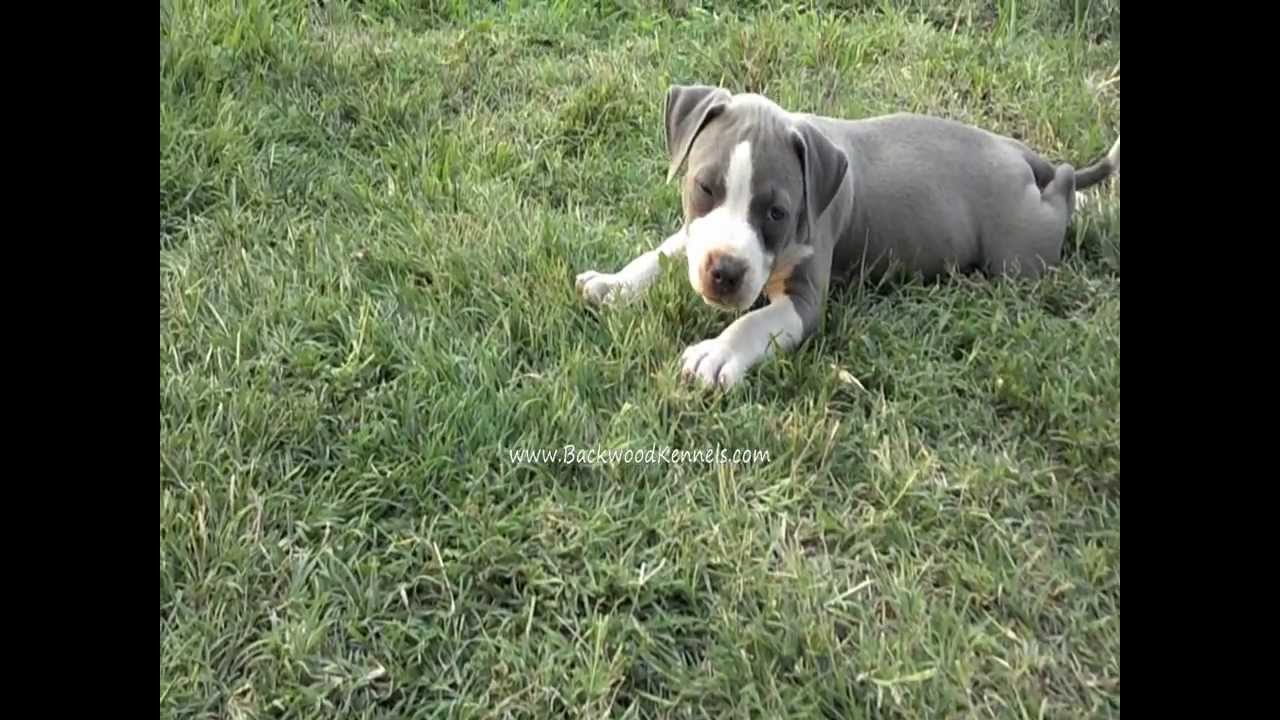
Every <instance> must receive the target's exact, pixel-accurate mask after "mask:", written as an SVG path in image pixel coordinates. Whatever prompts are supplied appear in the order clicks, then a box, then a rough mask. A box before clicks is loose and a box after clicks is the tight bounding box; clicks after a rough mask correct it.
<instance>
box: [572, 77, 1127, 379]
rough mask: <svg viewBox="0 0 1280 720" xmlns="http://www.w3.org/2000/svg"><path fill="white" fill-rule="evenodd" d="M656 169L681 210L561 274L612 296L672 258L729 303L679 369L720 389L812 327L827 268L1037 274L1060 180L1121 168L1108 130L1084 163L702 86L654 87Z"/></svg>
mask: <svg viewBox="0 0 1280 720" xmlns="http://www.w3.org/2000/svg"><path fill="white" fill-rule="evenodd" d="M665 114H666V141H667V153H668V157H669V160H670V169H669V171H668V174H667V181H668V182H670V181H671V179H672V178H674V177H675V176H676V175H677V174H678V173H679V171H680V169H681V168H682V167H685V166H687V172H686V174H685V177H684V182H683V186H682V204H683V206H684V224H683V226H682V227H681V228H680V229H679V230H678V231H677V232H676V233H674V234H673V235H671V236H670V237H668V238H667V239H666V240H665V241H663V242H662V243H661V244H660V245H659V246H658V247H657V248H655V249H653V250H650V251H648V252H645V253H644V254H642V255H640V256H639V257H637V258H635V259H633V260H632V261H631V262H629V263H628V264H627V265H626V266H625V267H623V268H622V269H621V270H619V271H617V272H615V273H602V272H596V271H588V272H584V273H582V274H580V275H578V277H577V279H576V286H577V290H578V292H579V294H580V295H581V296H582V297H583V299H584V300H585V301H587V302H589V303H592V304H595V305H603V304H610V303H618V302H627V301H630V300H633V299H635V298H636V297H638V296H639V295H640V294H642V293H644V292H645V291H646V290H647V289H648V288H649V287H650V286H651V285H652V284H653V282H654V280H655V279H656V278H657V276H658V272H659V268H660V265H659V256H666V257H670V258H678V257H681V256H683V257H686V258H687V260H688V273H689V284H690V285H692V286H693V289H694V290H695V291H696V292H697V293H698V294H699V296H701V297H702V299H703V301H705V302H706V303H708V304H710V305H712V306H714V307H717V308H721V309H723V310H725V311H728V312H743V311H746V310H747V309H748V308H750V307H752V306H753V305H754V304H755V303H756V301H757V299H759V298H761V296H764V297H765V298H767V300H768V304H767V305H764V306H763V307H761V308H760V309H757V310H753V311H751V312H746V313H745V314H743V315H741V317H739V318H737V319H736V320H735V321H734V322H732V323H731V324H730V325H729V326H728V328H726V329H725V330H724V332H722V333H721V334H720V335H719V336H717V337H714V338H710V339H707V340H704V341H702V342H700V343H697V344H695V345H693V346H691V347H689V348H688V349H687V350H685V352H684V355H683V357H682V364H683V370H682V375H683V377H684V378H685V379H687V380H696V381H699V382H701V383H702V384H704V385H708V386H716V387H720V388H729V387H732V386H734V385H735V384H737V383H738V382H740V381H741V380H742V378H743V377H744V376H745V375H746V373H747V372H748V371H749V370H750V369H751V368H752V367H754V366H756V365H757V364H758V363H760V362H761V361H763V360H765V359H767V358H769V357H770V356H771V355H772V354H773V353H774V352H777V351H783V352H787V351H791V350H794V349H795V348H797V347H798V346H800V345H801V344H802V343H803V342H804V341H805V340H807V339H808V338H810V337H811V336H812V335H813V334H814V333H815V332H817V330H818V326H819V324H820V323H819V321H820V319H821V312H822V309H823V307H824V305H825V302H826V298H827V292H828V289H829V285H830V281H831V278H832V276H833V275H834V276H836V277H844V276H848V275H850V274H854V273H856V274H860V275H861V276H863V277H866V278H870V279H872V280H877V279H879V278H881V277H883V276H884V275H885V274H886V273H889V272H896V273H905V274H908V275H912V276H916V277H920V278H923V279H930V278H933V277H936V276H938V275H940V274H943V273H945V272H948V271H949V270H950V269H952V268H955V269H958V270H961V271H967V270H973V269H977V270H981V271H982V272H984V273H986V274H987V275H989V276H1001V277H1016V278H1037V277H1039V276H1040V275H1041V274H1042V273H1043V272H1044V271H1045V270H1046V269H1048V268H1051V267H1054V266H1055V265H1057V264H1058V263H1059V262H1060V261H1061V256H1062V245H1063V242H1064V240H1065V238H1066V230H1067V226H1068V224H1069V223H1070V221H1071V216H1072V213H1073V212H1074V209H1075V194H1076V192H1077V191H1078V190H1083V189H1085V188H1088V187H1090V186H1092V185H1095V184H1097V183H1099V182H1101V181H1103V180H1105V179H1106V178H1108V177H1110V176H1111V175H1112V174H1115V173H1118V172H1119V170H1120V139H1119V137H1117V138H1116V141H1115V144H1114V145H1113V146H1112V148H1111V151H1110V152H1109V153H1108V154H1107V156H1106V157H1105V158H1103V159H1101V160H1099V161H1098V162H1096V163H1094V164H1093V165H1090V166H1089V167H1087V168H1085V169H1083V170H1079V171H1077V170H1075V169H1074V168H1073V167H1072V166H1071V165H1067V164H1062V165H1057V166H1054V165H1052V164H1050V163H1049V162H1047V161H1046V160H1044V159H1043V158H1041V157H1040V156H1039V155H1038V154H1037V153H1035V152H1034V151H1033V150H1031V149H1030V148H1029V147H1027V146H1026V145H1025V144H1023V143H1021V142H1019V141H1017V140H1014V139H1013V138H1009V137H1005V136H1002V135H998V134H995V133H992V132H989V131H987V130H983V129H980V128H976V127H972V126H970V125H966V124H963V123H959V122H955V121H951V120H946V119H942V118H937V117H929V116H924V115H916V114H910V113H898V114H893V115H887V116H882V117H875V118H869V119H863V120H842V119H838V118H830V117H822V116H819V115H812V114H805V113H795V112H789V111H787V110H784V109H783V108H781V107H779V106H778V105H777V104H775V103H774V102H772V101H771V100H769V99H768V98H765V97H763V96H760V95H757V94H750V93H748V94H736V95H735V94H731V93H730V92H729V91H727V90H725V89H723V88H718V87H709V86H703V85H692V86H674V87H672V88H671V89H670V90H669V91H668V93H667V100H666V113H665Z"/></svg>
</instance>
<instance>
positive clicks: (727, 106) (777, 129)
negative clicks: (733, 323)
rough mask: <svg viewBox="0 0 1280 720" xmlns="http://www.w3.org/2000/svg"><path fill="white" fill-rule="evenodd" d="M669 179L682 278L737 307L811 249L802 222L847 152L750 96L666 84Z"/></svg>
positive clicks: (831, 186) (836, 180)
mask: <svg viewBox="0 0 1280 720" xmlns="http://www.w3.org/2000/svg"><path fill="white" fill-rule="evenodd" d="M666 126H667V127H666V136H667V153H668V156H669V158H670V162H671V167H670V171H669V172H668V175H667V180H668V182H669V181H670V180H671V179H672V178H673V177H675V175H676V174H677V173H678V172H679V170H680V168H681V166H682V165H685V164H686V163H687V165H688V170H687V172H686V173H685V178H684V182H683V185H682V188H681V193H682V197H683V205H684V216H685V230H686V232H687V234H688V240H687V245H686V248H687V255H688V260H689V283H690V284H691V285H693V289H694V290H696V291H697V292H698V294H699V295H701V296H702V298H703V300H704V301H705V302H707V303H708V304H710V305H713V306H716V307H719V308H722V309H726V310H745V309H746V308H748V307H750V306H751V304H752V303H753V302H755V300H756V298H758V297H759V296H760V293H761V291H763V290H764V288H765V286H766V284H768V282H769V280H770V278H771V276H775V275H779V274H781V273H786V272H789V271H790V268H792V267H794V266H795V264H797V263H798V262H800V261H801V260H803V259H804V258H805V257H807V256H808V254H809V253H811V252H812V248H811V246H810V244H809V228H811V227H813V225H814V223H815V221H816V220H817V219H818V218H819V217H820V216H821V214H822V213H823V211H824V210H826V208H827V206H828V205H829V204H830V203H831V200H832V199H833V198H834V197H835V193H836V191H837V189H838V188H839V186H840V183H841V182H842V181H843V179H844V176H845V172H846V170H847V169H848V158H847V157H846V156H845V154H844V152H843V151H841V150H840V149H839V148H837V147H836V146H835V145H834V144H833V143H832V142H831V140H830V139H828V138H827V137H826V136H825V135H823V134H822V133H821V132H820V131H819V130H817V129H816V128H814V127H813V126H812V125H811V124H810V123H808V122H807V121H805V120H803V119H802V118H797V117H795V116H793V115H792V114H791V113H788V112H786V111H785V110H783V109H782V108H780V107H778V106H777V105H776V104H774V103H773V102H772V101H770V100H768V99H767V98H764V97H761V96H759V95H754V94H742V95H731V94H730V93H729V92H728V91H726V90H724V89H722V88H715V87H707V86H701V85H692V86H674V87H672V88H671V89H670V90H669V91H668V93H667V103H666Z"/></svg>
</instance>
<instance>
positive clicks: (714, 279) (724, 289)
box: [707, 255, 747, 296]
mask: <svg viewBox="0 0 1280 720" xmlns="http://www.w3.org/2000/svg"><path fill="white" fill-rule="evenodd" d="M746 274H747V264H746V263H745V262H743V261H741V260H739V259H737V258H734V257H727V256H725V255H717V256H715V257H713V258H712V259H711V265H710V267H708V268H707V276H708V278H709V279H710V280H711V289H712V291H713V292H715V294H716V295H721V296H723V295H732V294H733V293H735V292H737V291H738V286H739V285H740V284H741V283H742V277H743V276H744V275H746Z"/></svg>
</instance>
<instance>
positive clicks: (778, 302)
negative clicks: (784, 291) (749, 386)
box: [681, 295, 812, 389]
mask: <svg viewBox="0 0 1280 720" xmlns="http://www.w3.org/2000/svg"><path fill="white" fill-rule="evenodd" d="M804 307H805V306H804V305H797V303H796V302H795V301H794V298H792V297H791V296H790V295H778V296H777V297H775V298H774V299H772V300H771V301H770V303H769V305H767V306H765V307H763V308H760V309H759V310H756V311H754V312H749V313H747V314H746V315H743V316H742V317H740V318H738V319H737V320H735V321H734V322H733V324H732V325H730V326H729V327H727V328H725V331H724V332H722V333H720V335H719V336H718V337H714V338H711V339H710V340H703V341H702V342H700V343H698V344H696V345H692V346H690V347H689V349H688V350H685V351H684V355H683V356H682V357H681V359H682V363H683V366H684V368H683V370H682V372H681V374H682V376H683V377H684V379H686V380H697V381H699V382H701V383H702V384H703V385H705V386H714V387H719V388H722V389H728V388H731V387H733V386H734V385H736V384H737V383H738V381H740V380H742V378H743V376H744V375H746V373H747V371H748V370H750V369H751V368H752V367H754V366H755V365H757V364H758V363H760V362H761V361H763V360H766V359H768V358H769V357H771V356H772V355H773V354H774V352H775V348H776V349H778V350H781V351H783V352H788V351H790V350H793V349H795V348H796V347H797V346H799V345H800V343H801V342H803V341H804V339H805V338H806V337H807V335H808V331H806V327H812V324H811V323H806V322H805V321H804V319H803V318H802V316H801V312H803V309H804Z"/></svg>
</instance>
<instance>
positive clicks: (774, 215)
mask: <svg viewBox="0 0 1280 720" xmlns="http://www.w3.org/2000/svg"><path fill="white" fill-rule="evenodd" d="M769 219H770V220H772V221H774V222H782V221H783V220H786V219H787V211H786V209H785V208H781V207H778V206H777V205H774V206H773V207H771V208H769Z"/></svg>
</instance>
